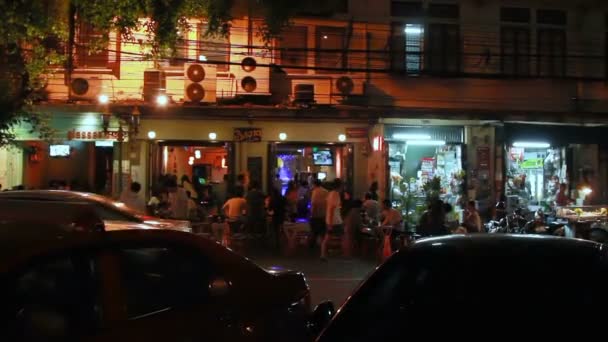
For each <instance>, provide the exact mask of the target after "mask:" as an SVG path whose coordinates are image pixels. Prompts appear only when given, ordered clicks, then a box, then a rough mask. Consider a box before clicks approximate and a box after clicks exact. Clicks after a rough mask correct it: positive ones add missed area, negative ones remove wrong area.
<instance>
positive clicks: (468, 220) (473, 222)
mask: <svg viewBox="0 0 608 342" xmlns="http://www.w3.org/2000/svg"><path fill="white" fill-rule="evenodd" d="M463 226H464V227H465V228H466V229H467V232H469V233H481V232H483V230H482V227H481V217H480V216H479V212H478V211H477V208H476V207H475V201H469V202H468V203H467V211H466V214H465V219H464V224H463Z"/></svg>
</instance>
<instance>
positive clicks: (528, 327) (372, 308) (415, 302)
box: [314, 234, 608, 342]
mask: <svg viewBox="0 0 608 342" xmlns="http://www.w3.org/2000/svg"><path fill="white" fill-rule="evenodd" d="M606 251H607V249H606V248H605V247H604V246H602V245H600V244H597V243H594V242H591V241H583V240H575V239H566V238H558V237H551V236H509V235H501V236H498V235H489V236H488V235H485V236H483V235H481V234H477V235H476V236H466V235H464V236H450V237H443V238H433V239H426V240H421V241H418V242H416V243H415V244H414V245H413V246H412V247H411V248H407V249H403V250H401V251H399V252H397V253H395V254H394V255H393V256H392V257H391V258H390V259H389V260H387V262H385V263H384V264H383V265H382V266H380V267H379V268H378V269H377V270H376V271H375V272H374V273H373V274H372V275H371V276H370V277H369V278H368V279H367V280H366V281H365V282H364V283H362V285H361V286H360V287H359V288H358V289H357V290H356V291H355V292H354V293H353V295H352V296H351V297H350V298H349V299H348V300H347V301H346V303H345V304H344V305H343V306H342V307H341V308H340V310H339V311H338V313H337V314H336V315H335V317H333V319H331V316H332V314H333V308H332V305H331V303H323V304H322V305H320V306H319V307H318V309H317V310H316V311H315V322H314V323H315V324H316V326H317V328H318V329H321V328H322V327H323V325H324V324H326V323H327V321H328V320H329V319H331V322H329V323H328V325H327V326H326V327H325V329H324V330H323V331H322V333H321V334H320V336H318V339H317V341H323V342H324V341H401V340H408V339H411V338H413V337H414V336H421V335H423V336H424V337H425V340H426V339H432V338H431V336H434V335H439V336H442V334H446V335H448V336H449V337H450V338H451V339H453V338H458V337H465V336H466V337H469V338H470V337H473V336H476V337H477V336H479V337H484V338H485V339H487V340H493V339H494V338H495V337H497V336H498V334H501V333H507V332H508V333H515V334H517V336H520V337H521V336H533V335H530V333H542V334H543V336H544V337H547V336H554V335H558V334H562V333H564V332H565V331H571V332H572V331H578V332H579V333H584V332H585V331H595V332H598V330H597V329H596V328H598V327H601V326H603V321H604V320H605V315H604V314H603V312H602V311H603V309H604V308H605V307H606V304H608V300H607V299H608V258H607V257H608V254H607V252H606ZM598 310H599V311H598ZM596 324H597V325H596ZM489 332H491V334H489ZM579 336H580V335H579Z"/></svg>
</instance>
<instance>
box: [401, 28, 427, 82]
mask: <svg viewBox="0 0 608 342" xmlns="http://www.w3.org/2000/svg"><path fill="white" fill-rule="evenodd" d="M404 33H405V70H406V71H407V73H408V74H412V75H416V74H420V72H422V68H423V64H422V60H423V58H422V56H423V54H422V52H423V46H424V25H421V24H406V25H405V29H404Z"/></svg>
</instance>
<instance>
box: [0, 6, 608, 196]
mask: <svg viewBox="0 0 608 342" xmlns="http://www.w3.org/2000/svg"><path fill="white" fill-rule="evenodd" d="M331 3H332V4H333V5H335V6H336V8H320V7H319V6H316V7H311V9H310V10H309V11H306V13H301V15H298V16H296V17H295V18H293V20H292V23H291V25H290V26H289V27H288V28H286V30H285V32H284V33H283V34H282V37H281V38H280V39H276V40H274V41H273V42H271V44H270V45H266V44H264V42H263V41H262V40H261V39H260V37H259V35H257V34H256V32H258V28H259V25H260V20H258V19H256V18H255V17H251V16H248V14H249V13H255V11H254V12H251V11H247V10H243V8H246V6H247V4H248V3H247V2H239V4H240V5H242V6H240V7H239V6H237V8H236V10H235V14H234V20H233V21H232V24H231V27H230V30H229V34H228V35H227V36H225V37H214V36H208V35H206V34H205V33H206V23H205V21H204V20H203V19H192V20H190V29H189V30H188V31H187V32H181V34H182V38H183V39H182V41H181V42H180V44H178V46H177V47H176V51H175V54H174V58H170V59H163V60H154V59H147V58H144V57H145V56H146V53H147V51H146V46H145V45H142V44H141V42H142V41H143V40H144V39H145V33H144V32H141V33H137V34H135V37H134V39H133V40H131V41H123V40H121V38H120V37H119V36H117V35H116V34H114V33H111V35H110V46H108V48H107V49H106V50H102V51H100V52H95V53H90V52H91V51H89V50H88V49H87V46H88V45H87V44H88V42H89V41H90V38H91V37H93V36H95V34H96V33H95V32H93V31H91V29H90V27H87V25H85V24H84V23H81V24H78V25H77V30H76V33H77V34H76V41H77V44H75V50H74V51H73V53H74V65H75V68H74V70H72V71H71V72H66V70H64V69H62V68H57V69H55V72H54V73H52V75H51V76H50V78H49V84H48V86H47V87H46V89H45V91H46V100H45V101H43V102H41V103H40V104H39V106H38V108H39V109H40V110H41V111H44V112H49V113H51V115H52V116H57V117H67V118H66V119H65V120H64V122H63V123H58V125H59V126H60V127H59V129H58V131H59V132H60V133H59V135H58V138H57V142H56V143H54V144H56V145H70V146H71V148H70V151H72V152H70V154H69V157H67V158H66V157H65V156H64V157H63V158H55V157H51V156H50V155H49V154H50V153H51V151H50V147H48V146H46V145H45V144H46V143H43V142H39V141H35V139H34V138H33V137H22V139H21V140H24V142H23V145H24V151H25V152H24V154H23V157H22V159H23V165H22V169H23V175H24V176H23V182H24V183H26V186H32V187H41V186H44V185H45V184H46V183H48V182H49V181H50V180H53V179H55V178H56V176H57V177H59V176H62V175H64V174H65V172H63V171H61V170H63V168H65V167H67V166H66V165H70V166H69V168H72V167H73V165H76V164H78V165H81V167H79V168H77V170H78V172H77V174H70V175H69V177H71V178H74V179H78V181H79V182H81V183H86V184H87V185H88V186H89V188H91V189H93V190H95V191H100V189H103V190H104V191H106V192H111V193H114V194H116V193H117V192H119V191H120V189H121V188H123V187H124V184H126V182H129V181H131V180H138V181H140V182H142V183H144V184H145V185H146V188H148V187H149V185H150V184H151V182H152V179H154V177H155V176H156V175H159V174H161V173H178V174H179V176H181V174H186V175H189V176H190V177H201V178H203V179H204V181H205V182H207V181H211V182H216V181H220V180H221V179H222V178H223V176H224V175H225V174H233V175H236V174H240V173H246V174H248V176H249V178H252V179H257V180H259V181H261V182H262V183H263V184H264V187H265V188H266V189H268V188H269V187H270V186H271V184H272V183H273V180H274V177H276V175H277V174H279V177H280V178H281V179H285V180H287V179H292V178H294V177H295V176H296V175H300V174H301V176H300V177H304V175H310V174H315V176H317V175H318V174H321V175H323V176H324V177H330V178H331V177H338V176H339V177H341V178H345V179H347V181H348V183H349V186H350V187H351V189H352V191H353V192H354V193H355V194H356V196H361V195H362V193H363V192H365V191H366V189H367V188H368V187H369V186H370V185H371V184H372V183H373V182H378V184H379V185H380V193H381V196H382V197H386V198H394V197H395V196H397V195H399V193H403V192H404V191H405V190H407V191H406V192H410V190H411V189H415V188H421V187H422V186H423V184H424V183H425V182H426V181H428V180H429V179H430V178H432V177H434V176H440V177H441V179H442V185H441V187H442V192H444V193H446V194H449V195H452V196H453V198H454V201H456V198H471V199H476V200H478V201H479V202H480V206H482V207H488V206H490V203H492V202H494V201H495V199H496V198H498V197H499V196H500V195H512V193H514V191H510V190H509V189H508V188H509V187H512V186H513V184H512V183H513V179H514V178H517V177H518V178H519V180H518V181H516V183H518V184H519V183H521V177H522V175H528V177H527V179H528V180H529V179H531V177H532V176H531V175H532V174H533V173H535V172H536V174H537V176H534V177H535V178H534V179H535V183H534V184H535V185H534V186H533V187H532V186H531V187H530V189H529V190H528V193H526V195H525V196H526V197H528V198H535V199H536V201H537V202H538V201H539V199H541V198H544V199H545V200H547V199H548V198H550V195H547V194H545V192H546V191H545V190H546V189H548V188H551V187H552V186H553V185H552V184H553V183H555V182H567V183H569V184H571V187H572V188H576V186H577V183H580V182H583V179H586V180H585V181H586V182H591V181H590V180H589V177H591V178H592V179H593V181H592V182H594V186H595V188H596V189H597V194H598V197H601V198H605V197H607V196H606V195H607V190H608V185H607V182H606V175H605V171H601V170H606V167H603V166H605V160H606V159H607V158H606V154H605V153H604V152H603V151H604V148H603V141H602V139H601V137H602V132H603V129H604V128H603V126H604V125H605V124H606V117H605V112H606V111H607V110H608V101H607V100H608V92H607V91H606V79H607V75H608V57H607V55H608V53H607V50H608V40H607V32H608V16H607V13H608V4H603V3H600V2H598V1H591V0H580V1H543V0H538V1H525V2H524V1H515V0H513V1H506V0H505V1H497V0H461V1H430V0H424V1H401V0H393V1H373V2H372V1H369V0H350V1H334V2H331ZM249 5H250V6H253V7H254V9H255V5H254V4H253V2H252V4H249ZM104 97H105V98H104ZM102 98H103V99H104V100H105V99H107V100H108V103H107V104H100V102H99V100H100V99H102ZM158 101H160V102H158ZM165 102H166V103H165ZM102 113H106V114H108V113H111V114H112V115H111V116H107V115H106V116H105V118H106V119H103V120H102V119H101V117H103V116H101V115H100V114H102ZM134 123H135V124H136V125H135V126H136V127H134V125H133V124H134ZM587 126H594V127H593V128H590V127H587ZM586 129H591V130H593V132H594V133H593V134H582V137H583V138H581V137H578V138H577V137H573V138H572V139H570V140H568V139H553V138H555V137H560V135H564V134H565V135H568V134H570V132H572V131H577V130H578V131H581V130H582V131H583V132H585V131H584V130H586ZM129 131H130V134H128V133H125V132H129ZM549 131H550V132H552V133H550V134H549V135H547V134H540V133H539V134H536V132H549ZM152 132H153V133H152ZM522 132H526V133H525V134H523V133H522ZM148 133H150V135H148ZM211 133H214V134H213V135H210V134H211ZM420 138H422V139H420ZM522 139H525V140H527V141H524V140H522ZM543 139H544V140H543ZM547 139H549V140H553V141H548V140H547ZM418 140H422V142H421V141H418ZM424 140H428V141H431V142H426V143H425V142H424ZM557 140H559V142H558V141H557ZM522 142H533V143H534V142H536V143H548V144H549V145H550V146H552V147H553V146H555V147H558V149H560V150H563V152H559V153H563V158H562V159H563V160H566V161H565V162H564V163H565V165H566V166H565V169H563V168H560V172H554V174H547V175H545V174H544V173H545V172H544V171H543V169H542V167H539V168H538V169H533V168H532V169H530V170H536V171H530V170H528V169H525V170H522V169H521V165H519V164H522V162H521V161H520V163H519V164H518V165H519V166H518V167H516V169H517V168H519V169H517V170H512V169H510V167H511V166H513V165H514V164H513V158H512V154H513V153H515V152H518V153H520V154H521V155H522V156H523V155H524V154H526V152H525V151H524V150H513V148H514V146H513V145H514V144H515V143H522ZM542 146H543V147H541V150H542V149H546V147H544V145H542ZM516 148H518V147H516ZM535 148H538V147H535ZM196 151H199V152H196ZM568 151H570V152H568ZM576 151H585V153H582V154H581V153H577V152H576ZM72 153H74V154H75V155H77V156H78V157H77V158H76V157H73V155H72ZM530 153H537V154H538V155H539V157H538V158H547V157H548V155H549V153H548V152H547V151H536V150H533V151H532V152H530ZM556 153H557V152H556ZM198 155H200V158H197V156H198ZM551 155H552V154H551ZM568 155H571V156H581V155H584V157H581V158H578V157H576V158H575V157H570V158H568V157H567V156H568ZM32 156H34V157H32ZM190 157H194V158H193V160H192V165H190V164H189V162H190V160H191V159H190ZM1 158H2V155H1V154H0V160H1ZM315 158H321V159H323V160H325V161H324V163H325V164H327V165H323V161H316V160H315ZM522 158H523V157H522ZM47 159H48V161H46V160H47ZM562 159H560V160H562ZM338 160H339V163H340V165H337V164H338ZM319 163H320V164H319ZM53 164H61V165H57V166H53ZM64 164H65V165H64ZM440 164H442V165H440ZM0 165H3V164H0ZM285 165H288V166H287V167H286V166H285ZM543 165H544V164H543ZM36 169H38V170H41V171H35V170H36ZM42 169H44V170H42ZM282 169H285V170H283V171H282ZM0 170H2V169H0ZM40 172H42V173H43V174H44V173H46V175H45V176H40V175H39V173H40ZM514 172H515V173H517V172H519V173H518V174H514ZM540 174H543V176H542V177H540V176H538V175H540ZM34 175H36V176H34ZM0 176H1V175H0ZM36 177H38V179H35V178H36ZM306 177H308V176H306ZM524 178H525V177H524ZM547 179H550V180H551V184H549V183H548V182H549V181H548V180H547ZM68 181H69V179H68ZM524 183H525V181H524ZM524 187H525V185H524ZM541 188H542V189H541Z"/></svg>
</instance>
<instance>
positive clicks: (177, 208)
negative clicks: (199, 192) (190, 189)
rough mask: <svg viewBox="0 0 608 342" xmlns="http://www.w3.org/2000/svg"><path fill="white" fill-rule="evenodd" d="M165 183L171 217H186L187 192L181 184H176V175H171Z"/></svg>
mask: <svg viewBox="0 0 608 342" xmlns="http://www.w3.org/2000/svg"><path fill="white" fill-rule="evenodd" d="M167 184H168V185H167V190H168V195H167V197H168V203H169V208H170V211H171V217H173V218H174V219H178V220H186V219H188V194H187V193H186V190H185V189H184V188H183V187H181V186H177V177H176V176H171V177H170V178H169V180H168V182H167Z"/></svg>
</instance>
